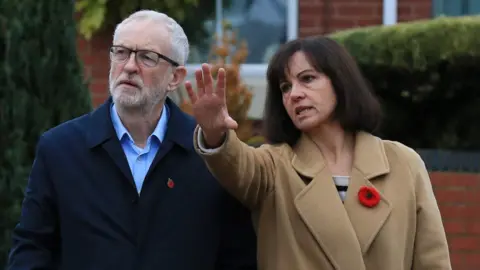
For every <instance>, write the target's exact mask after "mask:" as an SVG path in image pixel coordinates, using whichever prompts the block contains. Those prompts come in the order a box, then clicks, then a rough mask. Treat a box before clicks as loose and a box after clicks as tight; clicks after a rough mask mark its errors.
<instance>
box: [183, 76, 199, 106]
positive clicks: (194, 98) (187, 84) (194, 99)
mask: <svg viewBox="0 0 480 270" xmlns="http://www.w3.org/2000/svg"><path fill="white" fill-rule="evenodd" d="M185 89H187V94H188V97H189V98H190V102H192V104H195V103H196V102H197V94H196V93H195V91H194V90H193V86H192V83H191V82H190V81H187V82H185Z"/></svg>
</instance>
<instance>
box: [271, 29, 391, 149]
mask: <svg viewBox="0 0 480 270" xmlns="http://www.w3.org/2000/svg"><path fill="white" fill-rule="evenodd" d="M299 51H301V52H303V53H304V54H305V56H306V57H307V59H308V61H309V62H310V64H311V65H312V67H314V68H315V69H316V70H317V71H318V72H320V73H323V74H325V75H326V76H328V78H330V80H331V82H332V86H333V90H334V92H335V95H336V98H337V106H336V108H335V110H334V112H333V118H334V119H335V120H337V121H338V122H339V123H340V125H341V126H342V128H343V129H344V130H345V131H347V132H352V133H355V132H357V131H366V132H369V133H374V132H375V131H376V129H377V128H378V127H379V125H380V122H381V118H382V111H381V106H380V104H379V102H378V100H377V99H376V98H375V96H374V95H373V93H372V92H371V90H370V88H369V87H368V84H367V82H366V80H365V79H364V77H363V75H362V73H361V71H360V69H359V67H358V66H357V63H356V62H355V60H354V59H353V58H352V57H351V56H350V54H349V53H348V52H347V50H346V49H345V48H344V47H342V46H341V45H340V44H338V43H337V42H336V41H334V40H332V39H330V38H328V37H324V36H315V37H308V38H303V39H296V40H292V41H290V42H288V43H285V44H284V45H283V46H282V47H281V48H280V49H279V50H278V51H277V52H276V53H275V55H274V56H273V57H272V59H271V60H270V63H269V66H268V70H267V83H268V89H267V97H266V101H265V114H264V119H263V126H264V129H265V137H266V140H267V141H268V142H269V143H272V144H276V143H288V144H289V145H294V144H295V143H296V142H297V140H298V138H299V137H300V135H301V131H300V130H299V129H297V128H296V127H295V125H294V124H293V122H292V120H291V119H290V117H289V116H288V114H287V111H286V110H285V107H284V106H283V102H282V92H281V91H280V83H281V82H284V81H286V80H287V72H288V65H289V61H290V58H291V57H292V56H293V55H294V54H295V53H296V52H299Z"/></svg>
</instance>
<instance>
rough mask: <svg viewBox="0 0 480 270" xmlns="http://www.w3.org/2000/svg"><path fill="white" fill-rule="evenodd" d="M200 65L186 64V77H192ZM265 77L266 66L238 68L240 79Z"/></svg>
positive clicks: (242, 66) (256, 65)
mask: <svg viewBox="0 0 480 270" xmlns="http://www.w3.org/2000/svg"><path fill="white" fill-rule="evenodd" d="M200 66H201V64H188V65H186V66H185V67H186V68H187V74H188V75H187V76H193V74H194V73H195V70H197V69H200ZM266 75H267V64H244V65H241V66H240V77H248V78H252V77H260V78H265V77H266Z"/></svg>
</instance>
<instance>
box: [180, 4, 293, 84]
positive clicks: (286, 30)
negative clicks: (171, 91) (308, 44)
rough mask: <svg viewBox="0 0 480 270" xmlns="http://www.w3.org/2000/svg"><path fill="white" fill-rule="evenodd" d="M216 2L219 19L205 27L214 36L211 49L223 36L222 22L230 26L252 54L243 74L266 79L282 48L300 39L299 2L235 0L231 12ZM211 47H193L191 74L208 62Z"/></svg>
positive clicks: (189, 66)
mask: <svg viewBox="0 0 480 270" xmlns="http://www.w3.org/2000/svg"><path fill="white" fill-rule="evenodd" d="M215 1H216V16H215V19H214V20H210V21H206V22H205V24H204V25H205V28H206V29H207V31H208V32H210V33H211V38H210V39H209V40H208V42H206V43H207V44H210V45H211V44H212V42H214V35H215V33H217V35H221V29H222V22H223V21H227V22H229V23H230V24H231V25H232V28H233V30H234V31H235V32H236V34H237V37H238V40H239V41H246V42H247V44H248V50H249V54H248V57H247V59H246V61H245V64H244V66H243V67H242V70H241V72H242V74H243V75H254V76H255V75H257V76H260V75H261V76H264V75H265V70H266V65H267V63H268V61H269V60H270V58H271V56H272V54H273V53H274V52H275V51H276V50H277V48H278V46H279V45H280V44H282V43H285V42H286V41H287V40H291V39H294V38H296V37H297V33H298V31H297V28H298V0H231V1H230V3H231V4H230V6H229V7H228V8H224V7H223V4H224V3H223V1H222V0H215ZM210 45H207V46H205V47H199V46H195V44H192V46H191V48H190V51H191V52H190V57H189V61H188V63H187V69H188V70H189V73H190V74H191V73H192V72H193V70H194V69H196V68H198V67H199V65H200V63H203V62H206V61H207V60H208V55H209V52H210ZM191 71H192V72H191Z"/></svg>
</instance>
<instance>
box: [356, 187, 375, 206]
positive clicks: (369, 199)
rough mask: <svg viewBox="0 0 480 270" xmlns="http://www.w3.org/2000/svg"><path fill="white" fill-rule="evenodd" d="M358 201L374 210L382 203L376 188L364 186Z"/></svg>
mask: <svg viewBox="0 0 480 270" xmlns="http://www.w3.org/2000/svg"><path fill="white" fill-rule="evenodd" d="M358 200H359V201H360V203H361V204H363V205H364V206H366V207H369V208H372V207H374V206H376V205H377V204H378V203H379V202H380V193H378V191H377V190H376V189H375V188H374V187H367V186H363V187H361V188H360V190H359V191H358Z"/></svg>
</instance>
